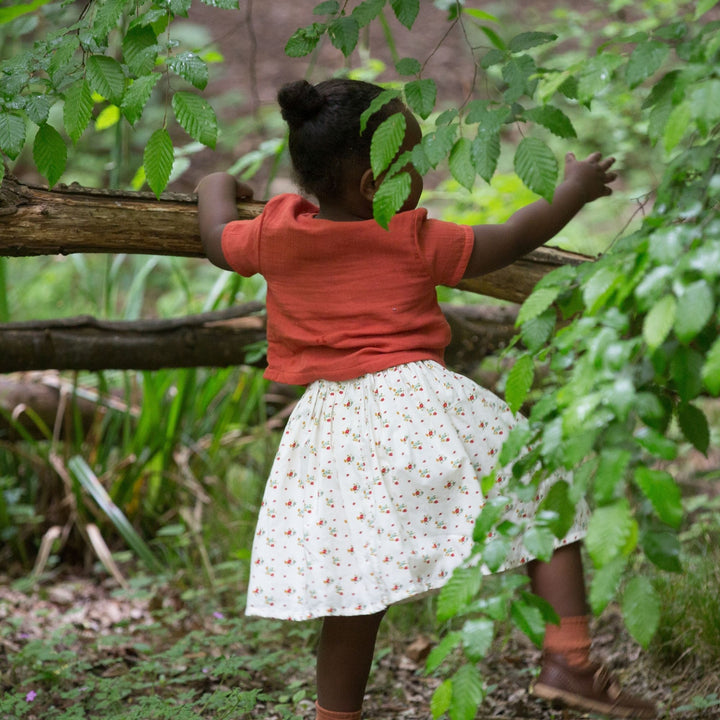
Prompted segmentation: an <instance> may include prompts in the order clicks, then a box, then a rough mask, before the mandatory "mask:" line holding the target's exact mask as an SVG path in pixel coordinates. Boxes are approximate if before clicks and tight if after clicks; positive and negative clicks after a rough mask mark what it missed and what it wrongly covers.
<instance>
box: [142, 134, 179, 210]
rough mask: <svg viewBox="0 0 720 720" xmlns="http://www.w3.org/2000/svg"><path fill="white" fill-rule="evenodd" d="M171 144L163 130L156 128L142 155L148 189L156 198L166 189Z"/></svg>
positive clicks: (169, 170)
mask: <svg viewBox="0 0 720 720" xmlns="http://www.w3.org/2000/svg"><path fill="white" fill-rule="evenodd" d="M173 159H174V153H173V144H172V140H171V139H170V135H169V133H168V131H167V130H166V129H165V128H158V129H157V130H155V132H154V133H153V134H152V135H151V136H150V140H148V144H147V145H146V146H145V151H144V153H143V167H144V168H145V177H146V178H147V183H148V185H149V186H150V189H151V190H152V191H153V192H154V193H155V196H156V197H157V198H159V197H160V193H161V192H162V191H163V190H164V189H165V188H166V187H167V184H168V180H169V179H170V173H171V172H172V166H173Z"/></svg>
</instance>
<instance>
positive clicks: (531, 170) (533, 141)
mask: <svg viewBox="0 0 720 720" xmlns="http://www.w3.org/2000/svg"><path fill="white" fill-rule="evenodd" d="M514 165H515V172H516V173H517V174H518V177H519V178H520V179H521V180H522V181H523V183H524V184H525V186H526V187H528V188H529V189H530V190H532V191H533V192H535V193H537V194H538V195H540V196H541V197H544V198H545V199H546V200H547V201H548V202H552V199H553V194H554V192H555V182H556V180H557V175H558V163H557V160H556V158H555V155H554V154H553V152H552V150H551V149H550V148H549V147H548V146H547V145H546V144H545V143H544V142H543V141H542V140H538V139H537V138H523V139H522V140H521V141H520V144H519V145H518V147H517V150H516V151H515V161H514Z"/></svg>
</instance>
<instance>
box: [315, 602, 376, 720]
mask: <svg viewBox="0 0 720 720" xmlns="http://www.w3.org/2000/svg"><path fill="white" fill-rule="evenodd" d="M384 614H385V611H382V612H379V613H376V614H375V615H353V616H343V617H326V618H325V620H324V621H323V627H322V632H321V634H320V644H319V646H318V656H317V691H318V706H319V708H318V716H319V717H320V716H321V713H322V710H329V711H330V714H329V717H332V713H354V712H358V713H359V711H360V710H361V708H362V703H363V697H364V695H365V686H366V685H367V680H368V675H369V674H370V666H371V664H372V659H373V653H374V651H375V638H376V637H377V631H378V628H379V627H380V621H381V620H382V618H383V615H384ZM358 717H359V715H358Z"/></svg>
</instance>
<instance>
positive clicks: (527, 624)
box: [510, 600, 545, 647]
mask: <svg viewBox="0 0 720 720" xmlns="http://www.w3.org/2000/svg"><path fill="white" fill-rule="evenodd" d="M510 618H511V619H512V621H513V624H514V625H515V627H517V628H518V629H519V630H521V631H522V632H523V633H525V635H527V636H528V637H529V638H530V640H532V642H533V643H534V644H535V645H536V646H537V647H542V642H543V638H544V637H545V618H544V617H543V615H542V613H541V612H540V610H539V609H538V608H537V607H535V606H534V605H531V604H530V603H528V602H526V601H525V600H514V601H513V602H512V604H511V605H510Z"/></svg>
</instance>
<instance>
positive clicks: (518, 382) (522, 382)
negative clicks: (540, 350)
mask: <svg viewBox="0 0 720 720" xmlns="http://www.w3.org/2000/svg"><path fill="white" fill-rule="evenodd" d="M534 377H535V364H534V363H533V360H532V358H531V357H530V356H529V355H523V356H522V357H520V358H519V359H518V360H517V362H516V363H515V364H514V365H513V366H512V369H511V370H510V372H509V373H508V378H507V383H506V385H505V401H506V402H507V404H508V405H509V406H510V410H511V411H512V412H514V413H516V412H518V410H520V408H521V407H522V404H523V403H524V402H525V399H526V398H527V395H528V393H529V392H530V388H531V387H532V384H533V379H534Z"/></svg>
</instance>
